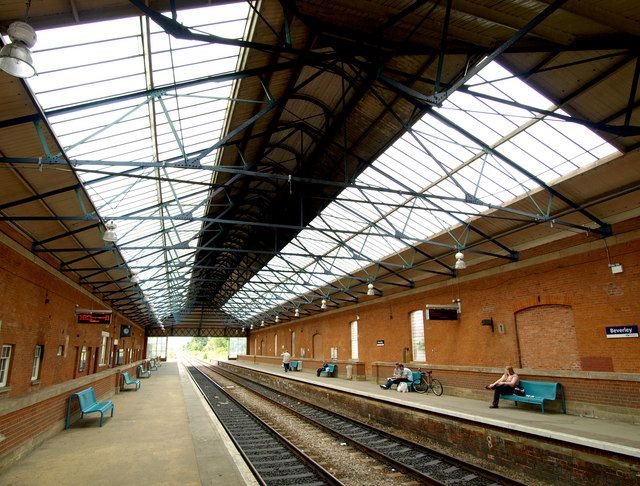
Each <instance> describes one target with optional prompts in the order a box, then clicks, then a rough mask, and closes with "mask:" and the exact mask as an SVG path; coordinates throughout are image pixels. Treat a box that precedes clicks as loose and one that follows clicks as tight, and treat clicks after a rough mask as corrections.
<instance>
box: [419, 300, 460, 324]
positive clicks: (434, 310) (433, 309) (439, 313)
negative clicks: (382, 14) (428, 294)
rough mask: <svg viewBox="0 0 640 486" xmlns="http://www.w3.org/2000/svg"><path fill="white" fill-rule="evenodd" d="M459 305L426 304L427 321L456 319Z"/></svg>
mask: <svg viewBox="0 0 640 486" xmlns="http://www.w3.org/2000/svg"><path fill="white" fill-rule="evenodd" d="M458 311H459V307H458V305H457V304H454V305H431V304H430V305H427V320H428V321H457V320H458Z"/></svg>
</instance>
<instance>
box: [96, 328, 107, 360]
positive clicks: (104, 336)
mask: <svg viewBox="0 0 640 486" xmlns="http://www.w3.org/2000/svg"><path fill="white" fill-rule="evenodd" d="M109 337H110V336H109V333H108V332H105V331H102V342H101V343H100V360H99V361H98V366H107V365H108V363H107V360H108V357H107V349H108V348H109Z"/></svg>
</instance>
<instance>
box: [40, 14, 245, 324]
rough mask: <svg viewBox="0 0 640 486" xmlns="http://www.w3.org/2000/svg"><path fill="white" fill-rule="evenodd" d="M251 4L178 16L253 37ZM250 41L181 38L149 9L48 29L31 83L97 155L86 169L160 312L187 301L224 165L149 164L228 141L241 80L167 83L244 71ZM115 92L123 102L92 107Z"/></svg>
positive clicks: (86, 157) (85, 154)
mask: <svg viewBox="0 0 640 486" xmlns="http://www.w3.org/2000/svg"><path fill="white" fill-rule="evenodd" d="M248 14H249V6H248V4H247V3H234V4H232V5H222V6H214V7H207V8H199V9H192V10H183V11H178V17H177V20H178V21H179V22H181V23H182V24H184V25H187V26H189V27H192V28H195V29H197V30H198V31H200V32H205V33H215V35H218V36H221V37H227V38H241V37H242V36H243V34H244V32H245V29H246V24H247V16H248ZM170 15H171V14H169V16H170ZM239 51H240V49H239V48H238V47H233V46H226V45H220V44H210V43H203V42H194V41H184V40H176V39H175V38H170V37H169V35H167V34H166V33H165V32H164V31H162V30H161V29H160V28H159V27H158V26H156V25H155V24H154V23H153V22H147V20H146V18H145V17H132V18H126V19H119V20H112V21H106V22H99V23H92V24H86V25H79V26H73V27H65V28H59V29H50V30H41V31H38V50H37V51H35V52H34V61H35V64H36V65H37V66H38V70H39V74H38V76H37V77H35V78H32V79H30V80H29V84H30V86H31V88H32V90H33V91H34V92H35V94H36V97H37V99H38V101H39V103H40V104H41V105H42V107H43V109H44V110H45V112H46V113H47V114H48V118H49V121H50V123H51V125H52V127H53V130H54V132H55V134H56V136H57V138H58V140H59V141H60V143H61V144H62V146H63V147H64V150H65V153H66V155H67V156H68V157H69V158H70V159H77V160H83V161H95V164H91V165H86V164H83V165H79V166H78V167H76V169H75V170H76V172H77V174H78V176H79V177H80V179H81V180H82V182H83V183H84V185H85V187H86V189H87V191H88V193H89V196H90V197H91V200H92V202H93V204H94V206H95V207H96V208H97V210H98V212H99V214H100V216H101V217H102V218H103V219H104V220H105V221H106V220H111V219H113V220H114V221H115V222H116V224H117V229H116V232H117V234H118V237H119V239H118V243H117V244H118V247H119V248H120V250H121V252H122V254H123V256H124V258H125V259H126V261H127V263H128V265H129V267H130V268H131V269H133V270H134V271H136V270H137V271H139V275H140V286H141V287H142V289H143V291H144V294H145V296H146V297H147V298H148V300H149V302H150V305H151V307H152V309H153V311H154V312H155V314H156V316H158V317H159V318H163V317H165V316H167V315H169V314H170V313H172V312H177V311H179V309H181V308H182V306H183V305H184V304H185V300H186V298H187V292H188V287H189V280H190V277H191V272H192V265H193V260H194V254H195V244H196V243H195V242H196V241H197V238H198V235H199V234H200V232H201V230H202V226H203V225H202V221H201V220H197V219H196V220H193V218H200V217H202V216H203V214H204V210H205V207H206V204H207V196H208V194H209V187H210V183H211V180H212V172H211V171H210V170H206V169H205V170H197V169H180V168H167V167H162V168H161V167H145V166H144V163H145V162H158V161H167V160H186V159H187V158H188V157H189V155H192V154H194V153H198V152H200V151H202V150H205V149H207V148H209V147H211V146H212V145H213V144H214V143H215V142H216V141H217V140H219V139H220V137H221V134H222V130H223V127H224V123H225V119H226V114H227V110H228V107H229V104H230V101H229V98H230V96H231V92H232V83H231V82H206V83H198V84H195V85H190V86H183V87H178V88H177V89H161V88H163V87H165V86H170V85H173V84H174V83H178V84H179V83H182V82H185V81H190V80H197V79H200V78H203V77H206V76H211V75H215V74H220V73H226V72H233V71H234V70H235V69H237V68H238V63H239V61H238V55H239ZM127 94H130V96H125V97H122V95H127ZM113 97H118V99H119V100H120V101H117V102H109V103H96V104H95V105H90V106H85V107H82V105H86V104H88V103H91V102H94V101H99V100H105V99H108V98H113ZM216 155H217V153H216V151H212V152H211V153H209V154H208V155H207V156H206V157H204V158H203V159H202V160H201V164H202V165H203V166H205V167H206V166H207V165H211V164H213V163H214V162H215V160H216ZM119 162H120V163H121V162H139V163H141V166H140V167H135V168H131V166H130V165H129V166H122V165H118V163H119Z"/></svg>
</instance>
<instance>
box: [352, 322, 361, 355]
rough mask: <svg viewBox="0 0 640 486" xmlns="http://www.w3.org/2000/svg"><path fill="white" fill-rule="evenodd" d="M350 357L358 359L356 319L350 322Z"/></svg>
mask: <svg viewBox="0 0 640 486" xmlns="http://www.w3.org/2000/svg"><path fill="white" fill-rule="evenodd" d="M351 359H353V360H358V359H359V357H358V321H353V322H352V323H351Z"/></svg>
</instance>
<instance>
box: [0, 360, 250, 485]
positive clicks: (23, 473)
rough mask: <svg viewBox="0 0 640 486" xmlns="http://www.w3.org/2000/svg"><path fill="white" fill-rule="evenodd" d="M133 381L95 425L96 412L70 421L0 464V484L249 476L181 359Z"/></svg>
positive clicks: (237, 479)
mask: <svg viewBox="0 0 640 486" xmlns="http://www.w3.org/2000/svg"><path fill="white" fill-rule="evenodd" d="M141 382H142V384H141V387H140V389H139V390H138V391H133V390H130V391H124V392H120V393H119V394H117V395H115V396H114V397H113V399H112V400H113V402H114V404H115V414H114V416H113V418H110V417H109V418H105V420H104V423H103V426H102V427H99V426H98V420H99V414H91V415H88V416H86V417H85V418H84V419H82V420H78V421H76V422H75V423H74V424H73V425H72V426H71V428H70V429H69V430H65V431H63V432H60V433H59V434H57V435H55V436H54V437H52V438H50V439H49V440H47V441H45V442H44V443H43V444H41V445H40V446H39V447H37V448H36V449H35V450H34V451H33V452H31V453H30V454H28V455H27V456H25V457H24V458H22V459H21V460H20V461H19V462H18V463H16V464H14V465H13V466H11V467H10V468H7V470H6V471H2V472H0V484H1V485H3V486H8V485H20V486H24V485H40V486H41V485H58V486H59V485H79V484H91V485H110V486H111V485H114V484H126V485H130V486H131V485H133V486H135V485H149V484H153V485H181V486H190V485H193V486H199V485H229V486H235V485H244V484H255V480H253V477H252V476H251V473H250V472H249V470H248V469H247V467H246V465H244V464H243V463H242V459H241V458H240V456H239V454H238V453H237V452H236V451H235V449H234V448H233V445H232V444H231V442H230V440H229V439H228V438H227V437H226V435H224V432H222V433H221V431H222V429H221V426H220V425H219V424H217V421H216V420H215V416H213V414H212V412H211V411H210V410H208V409H207V408H205V406H204V405H203V404H206V402H204V400H202V399H201V398H200V397H199V396H198V394H197V391H196V389H195V387H194V385H193V383H192V382H191V380H190V378H189V377H188V375H187V374H186V371H185V370H184V369H183V368H182V367H179V366H178V364H177V363H175V362H168V363H164V364H163V365H162V366H161V367H160V368H158V370H157V371H152V372H151V377H150V378H146V379H141ZM229 447H230V448H231V450H229Z"/></svg>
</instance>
